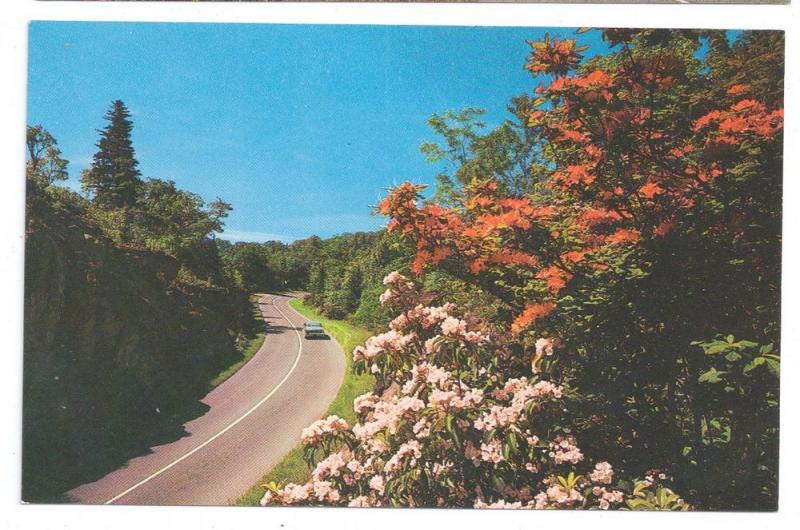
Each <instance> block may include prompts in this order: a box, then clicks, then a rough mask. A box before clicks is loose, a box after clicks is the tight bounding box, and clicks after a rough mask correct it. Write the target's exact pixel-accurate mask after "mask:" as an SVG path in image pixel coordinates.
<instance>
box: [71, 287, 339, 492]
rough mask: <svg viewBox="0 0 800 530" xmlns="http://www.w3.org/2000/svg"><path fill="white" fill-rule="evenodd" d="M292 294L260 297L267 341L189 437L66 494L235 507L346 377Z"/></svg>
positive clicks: (213, 398) (330, 344) (331, 345)
mask: <svg viewBox="0 0 800 530" xmlns="http://www.w3.org/2000/svg"><path fill="white" fill-rule="evenodd" d="M289 300H291V297H288V296H276V295H265V296H263V297H262V298H261V299H260V300H259V306H260V307H261V313H262V314H263V316H264V321H265V323H266V327H267V328H266V329H267V338H266V340H265V341H264V344H263V345H262V346H261V349H260V350H258V352H257V353H256V354H255V355H254V356H253V358H252V359H251V360H250V361H249V362H248V363H247V364H245V365H244V366H243V367H242V368H241V369H240V370H239V371H238V372H236V373H235V374H234V375H233V376H232V377H231V378H230V379H228V380H227V381H225V382H224V383H222V384H221V385H219V386H218V387H217V388H215V389H214V390H212V391H211V392H210V393H209V394H208V395H207V396H206V397H204V398H203V400H202V402H203V403H205V404H206V405H208V407H210V408H209V410H208V411H207V412H206V413H205V414H204V415H203V416H201V417H199V418H196V419H194V420H191V421H189V422H187V423H186V424H185V425H184V429H185V430H186V432H187V433H188V434H187V436H184V437H183V438H181V439H179V440H176V441H175V442H172V443H169V444H166V445H160V446H156V447H152V448H151V449H150V451H151V452H150V453H148V454H146V455H144V456H139V457H136V458H133V459H131V460H129V461H128V462H127V463H126V464H125V465H124V466H123V467H121V468H120V469H117V470H116V471H113V472H111V473H109V474H108V475H106V476H105V477H103V478H101V479H100V480H98V481H96V482H92V483H89V484H84V485H82V486H79V487H77V488H75V489H73V490H71V491H69V492H68V496H69V497H70V498H71V500H72V501H74V502H78V503H85V504H173V505H174V504H180V505H224V504H229V503H230V502H232V501H234V500H235V499H236V498H238V497H239V496H240V495H241V494H243V493H244V492H245V491H246V490H247V489H248V488H249V487H250V486H252V485H253V484H255V483H256V482H257V481H258V480H259V479H260V478H261V477H262V476H263V474H264V472H265V471H266V470H267V469H269V468H271V467H272V466H274V465H275V464H277V463H278V462H279V461H280V459H281V458H282V457H283V456H284V455H285V454H286V453H287V452H288V451H289V450H290V449H292V448H293V447H294V446H295V445H297V443H298V442H299V440H300V432H301V431H302V429H303V428H304V427H306V426H308V425H309V424H310V423H312V422H313V421H314V420H317V419H319V418H320V417H321V416H322V415H323V414H325V411H326V410H327V408H328V405H329V404H330V402H331V401H332V400H333V398H334V397H335V395H336V392H337V391H338V389H339V386H340V385H341V382H342V379H343V377H344V370H345V362H344V353H343V352H342V348H341V346H339V344H338V343H337V342H336V341H334V340H333V339H329V340H306V339H304V338H303V337H302V325H303V322H304V321H305V319H304V318H303V316H301V315H300V314H299V313H297V312H296V311H294V309H292V308H291V307H290V306H289V304H288V302H289Z"/></svg>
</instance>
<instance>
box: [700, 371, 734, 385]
mask: <svg viewBox="0 0 800 530" xmlns="http://www.w3.org/2000/svg"><path fill="white" fill-rule="evenodd" d="M726 373H727V372H724V371H719V370H717V369H716V368H711V369H710V370H708V371H707V372H704V373H702V374H700V377H698V378H697V382H698V383H719V382H720V381H722V378H721V377H720V376H722V375H724V374H726Z"/></svg>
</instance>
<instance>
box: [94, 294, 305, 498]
mask: <svg viewBox="0 0 800 530" xmlns="http://www.w3.org/2000/svg"><path fill="white" fill-rule="evenodd" d="M272 301H273V306H274V307H275V309H277V310H278V313H280V314H281V316H282V317H283V318H284V319H286V321H287V322H288V323H289V324H290V325H291V326H292V327H294V324H293V323H292V321H291V320H289V317H287V316H286V315H285V314H284V312H283V311H281V310H280V308H279V307H278V306H277V304H275V303H274V301H275V298H274V297H273V299H272ZM298 314H299V313H298ZM294 332H295V333H296V334H297V338H298V339H299V342H300V348H299V349H298V350H297V357H296V358H295V360H294V364H293V365H292V368H291V369H290V370H289V371H288V372H287V373H286V375H285V376H283V379H281V381H280V382H279V383H278V385H277V386H276V387H275V388H273V389H272V390H271V391H270V392H269V394H267V395H266V396H264V397H263V398H262V399H261V401H259V402H258V403H256V404H255V405H253V406H252V407H251V408H250V410H248V411H247V412H245V413H244V414H242V415H241V416H239V417H238V418H237V419H236V420H234V422H233V423H231V424H229V425H228V426H227V427H225V428H224V429H222V430H221V431H219V432H218V433H217V434H215V435H214V436H212V437H211V438H209V439H208V440H206V441H205V442H203V443H202V444H200V445H198V446H197V447H195V448H194V449H192V450H191V451H189V452H188V453H186V454H185V455H183V456H182V457H180V458H178V459H177V460H175V461H174V462H172V463H170V464H168V465H166V466H164V467H162V468H161V469H159V470H158V471H156V472H155V473H153V474H152V475H150V476H149V477H147V478H145V479H142V480H141V481H139V482H137V483H136V484H134V485H133V486H131V487H130V488H128V489H126V490H125V491H123V492H122V493H120V494H119V495H116V496H115V497H112V498H111V499H109V500H107V501H106V502H104V503H103V504H111V503H113V502H114V501H117V500H119V499H121V498H122V497H124V496H125V495H127V494H128V493H130V492H132V491H133V490H135V489H136V488H138V487H140V486H142V485H144V484H146V483H148V482H150V481H151V480H153V479H154V478H156V477H157V476H159V475H160V474H162V473H163V472H165V471H167V470H168V469H170V468H172V467H173V466H175V465H177V464H178V463H180V462H182V461H183V460H186V459H187V458H189V457H190V456H192V455H193V454H195V453H196V452H197V451H199V450H200V449H202V448H203V447H205V446H207V445H208V444H210V443H211V442H213V441H214V440H216V439H217V438H219V437H220V436H222V435H223V434H225V433H226V432H228V431H229V430H230V429H232V428H233V427H234V426H236V424H238V423H239V422H240V421H242V420H243V419H245V418H246V417H248V416H249V415H250V414H252V413H253V412H255V410H256V409H258V407H260V406H261V405H263V404H264V402H266V401H267V400H268V399H269V398H271V397H272V396H273V395H274V394H275V392H277V391H278V389H279V388H280V387H281V386H283V384H284V383H285V382H286V380H287V379H289V376H291V375H292V373H293V372H294V370H295V368H297V365H298V363H299V362H300V357H301V356H302V355H303V338H302V337H301V336H300V332H299V331H297V328H294Z"/></svg>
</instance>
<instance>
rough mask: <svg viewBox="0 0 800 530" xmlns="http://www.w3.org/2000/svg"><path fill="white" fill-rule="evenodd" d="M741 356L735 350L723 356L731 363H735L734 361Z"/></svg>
mask: <svg viewBox="0 0 800 530" xmlns="http://www.w3.org/2000/svg"><path fill="white" fill-rule="evenodd" d="M741 358H742V356H741V355H740V354H738V353H737V352H735V351H732V352H729V353H728V355H726V356H725V359H726V360H727V361H728V362H731V363H735V362H736V361H738V360H739V359H741Z"/></svg>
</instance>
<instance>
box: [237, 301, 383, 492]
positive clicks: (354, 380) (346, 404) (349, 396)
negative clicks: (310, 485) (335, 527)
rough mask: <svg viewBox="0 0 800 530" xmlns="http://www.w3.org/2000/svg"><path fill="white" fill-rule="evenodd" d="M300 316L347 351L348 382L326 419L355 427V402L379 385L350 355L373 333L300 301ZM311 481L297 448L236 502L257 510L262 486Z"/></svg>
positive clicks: (297, 304) (297, 303) (295, 304)
mask: <svg viewBox="0 0 800 530" xmlns="http://www.w3.org/2000/svg"><path fill="white" fill-rule="evenodd" d="M289 305H291V306H292V307H293V308H294V309H295V310H296V311H297V312H298V313H300V314H301V315H303V316H304V317H306V318H307V319H309V320H318V321H319V322H322V326H323V327H324V328H325V330H326V331H327V332H328V333H329V334H330V335H331V336H332V337H333V338H334V339H336V341H337V342H338V343H339V344H341V345H342V349H343V350H344V358H345V362H346V363H347V366H346V368H345V373H344V381H343V382H342V386H341V387H339V392H338V393H337V394H336V397H335V398H334V400H333V402H331V405H330V407H328V412H327V413H326V414H325V415H326V416H330V415H331V414H336V415H337V416H339V417H341V418H344V419H346V420H347V422H348V423H350V424H351V425H352V424H353V421H354V420H355V417H356V414H355V412H354V411H353V399H355V398H356V396H359V395H361V394H363V393H365V392H368V391H370V390H372V387H373V386H374V384H375V379H374V378H373V377H372V376H371V375H369V374H363V375H356V374H355V373H353V358H352V356H351V355H350V353H351V352H352V351H353V348H355V347H356V346H358V345H359V344H363V343H364V341H366V340H367V339H368V338H369V337H370V335H372V333H370V332H369V331H368V330H366V329H364V328H360V327H358V326H354V325H352V324H350V323H348V322H344V321H342V320H332V319H329V318H325V317H323V316H322V315H320V314H319V313H317V312H316V309H314V308H312V307H310V306H307V305H305V304H304V303H303V302H302V301H300V300H297V299H295V300H292V301H290V302H289ZM310 477H311V470H310V469H309V467H308V465H306V463H305V462H304V461H303V446H302V444H299V445H297V446H296V447H295V448H294V449H292V450H291V451H289V453H288V454H287V455H286V456H284V457H283V460H281V461H280V462H278V464H277V465H276V466H275V467H273V468H272V469H271V470H270V471H269V472H268V473H267V474H266V475H264V476H263V477H262V478H261V480H259V481H258V483H257V484H255V485H253V486H252V487H251V488H250V489H249V490H248V491H247V493H245V494H244V495H242V496H241V497H239V499H237V500H236V504H237V505H239V506H257V505H258V502H259V501H260V500H261V497H263V496H264V488H263V487H262V486H261V485H262V484H266V483H268V482H276V483H278V484H285V483H287V482H295V483H304V482H306V481H307V480H308V479H309V478H310Z"/></svg>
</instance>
